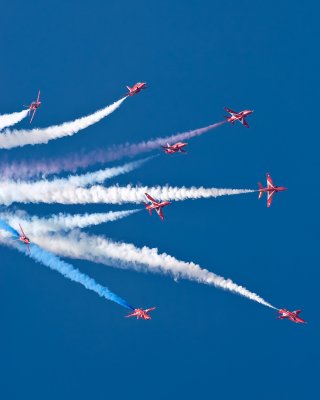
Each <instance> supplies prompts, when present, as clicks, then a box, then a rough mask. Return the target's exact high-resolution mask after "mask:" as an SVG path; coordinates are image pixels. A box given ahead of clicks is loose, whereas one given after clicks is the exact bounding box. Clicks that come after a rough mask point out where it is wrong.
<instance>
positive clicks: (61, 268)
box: [0, 221, 134, 310]
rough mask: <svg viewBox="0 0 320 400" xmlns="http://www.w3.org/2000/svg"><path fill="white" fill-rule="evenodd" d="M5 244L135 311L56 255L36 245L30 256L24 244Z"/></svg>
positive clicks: (10, 230)
mask: <svg viewBox="0 0 320 400" xmlns="http://www.w3.org/2000/svg"><path fill="white" fill-rule="evenodd" d="M0 227H1V228H2V229H4V230H6V231H7V232H9V233H12V231H14V229H12V228H11V227H9V226H8V225H7V224H6V223H4V222H3V221H2V222H1V223H0ZM14 232H15V234H16V236H19V234H18V232H17V231H14ZM4 244H6V245H8V246H11V247H15V248H16V249H18V250H19V251H20V252H22V253H24V254H26V255H28V256H29V257H31V258H32V259H33V260H35V261H37V262H39V263H41V264H43V265H45V266H46V267H49V268H50V269H52V270H54V271H57V272H59V273H60V274H62V275H63V276H64V277H65V278H67V279H70V280H71V281H73V282H77V283H80V284H81V285H82V286H84V287H85V288H86V289H88V290H92V291H93V292H95V293H97V294H98V295H99V296H100V297H104V298H105V299H107V300H111V301H113V302H115V303H117V304H119V305H121V306H122V307H125V308H128V309H129V310H134V307H132V306H131V305H130V304H129V303H127V302H126V300H124V299H122V298H121V297H119V296H118V295H116V294H115V293H113V292H111V291H110V290H109V289H108V288H107V287H105V286H102V285H100V284H99V283H97V282H96V281H95V280H94V279H92V278H90V277H89V276H87V275H86V274H84V273H82V272H80V271H79V270H78V269H76V268H74V267H73V266H72V265H70V264H68V263H66V262H64V261H62V260H60V259H59V258H58V257H57V256H55V255H54V254H52V253H50V252H48V251H46V250H43V249H42V248H40V247H39V246H37V245H36V244H31V245H30V247H31V252H30V254H29V253H28V252H27V251H26V250H25V249H24V247H23V244H19V243H15V242H10V241H6V242H4Z"/></svg>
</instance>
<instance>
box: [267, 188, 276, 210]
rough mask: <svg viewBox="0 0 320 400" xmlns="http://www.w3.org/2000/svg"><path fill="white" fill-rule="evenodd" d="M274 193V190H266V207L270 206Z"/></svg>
mask: <svg viewBox="0 0 320 400" xmlns="http://www.w3.org/2000/svg"><path fill="white" fill-rule="evenodd" d="M275 193H276V191H275V190H274V191H272V192H268V200H267V207H270V206H271V203H272V200H273V196H274V194H275Z"/></svg>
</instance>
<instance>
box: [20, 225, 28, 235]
mask: <svg viewBox="0 0 320 400" xmlns="http://www.w3.org/2000/svg"><path fill="white" fill-rule="evenodd" d="M19 226H20V230H21V232H22V235H23V236H26V234H25V233H24V232H23V229H22V226H21V225H20V224H19Z"/></svg>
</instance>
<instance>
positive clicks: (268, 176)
mask: <svg viewBox="0 0 320 400" xmlns="http://www.w3.org/2000/svg"><path fill="white" fill-rule="evenodd" d="M267 186H268V188H270V187H271V188H274V183H273V181H272V179H271V176H270V174H267Z"/></svg>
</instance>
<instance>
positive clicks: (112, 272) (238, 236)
mask: <svg viewBox="0 0 320 400" xmlns="http://www.w3.org/2000/svg"><path fill="white" fill-rule="evenodd" d="M318 14H319V5H318V4H317V3H316V2H308V6H307V3H301V2H297V1H286V0H285V1H281V2H279V1H269V2H268V3H266V2H262V1H252V0H243V1H242V2H238V1H219V2H218V1H209V0H208V1H191V0H188V1H169V0H163V1H161V2H159V1H140V0H137V1H102V0H101V1H98V0H91V1H57V0H55V1H51V0H47V1H26V2H23V1H15V0H11V1H10V2H5V3H4V4H3V5H2V9H1V23H0V44H1V54H2V57H1V63H0V76H1V96H0V110H1V113H6V112H12V111H19V110H20V109H21V106H22V104H26V103H27V102H30V101H32V100H33V99H34V98H35V97H36V94H37V90H38V88H41V92H42V98H43V104H42V107H41V109H40V110H39V112H38V113H37V115H36V118H35V125H36V126H43V127H45V126H49V125H52V124H56V123H61V122H63V121H68V120H72V119H74V118H76V117H79V116H82V115H86V114H88V113H91V112H93V111H95V110H97V109H99V108H101V107H103V106H105V105H107V104H110V103H112V102H113V101H114V100H116V99H118V98H119V97H121V96H122V95H123V94H124V93H125V85H132V84H134V83H135V82H137V81H147V82H148V84H149V86H150V87H149V89H148V90H146V91H144V92H143V93H141V94H139V96H136V97H133V98H130V99H127V101H126V102H125V103H124V104H123V105H122V106H121V108H120V109H119V110H117V111H116V112H115V113H114V114H112V115H111V116H110V117H108V118H107V119H105V120H103V121H102V122H100V123H98V124H96V125H94V126H92V127H91V128H89V129H87V130H85V131H82V132H81V133H79V134H77V135H75V136H73V137H72V138H64V139H60V140H56V141H54V142H51V143H49V144H48V145H40V146H35V147H30V146H26V147H24V148H22V149H15V150H11V151H10V152H7V151H2V152H1V155H0V157H8V159H10V160H19V158H25V157H28V158H30V159H37V158H40V157H51V156H55V155H60V156H62V155H64V154H67V153H69V152H72V151H76V150H79V149H85V150H87V151H89V150H90V149H94V148H98V147H108V146H109V145H111V144H116V143H123V142H126V141H130V142H138V141H140V140H144V139H148V138H153V137H156V136H160V135H168V134H173V133H176V132H183V131H185V130H188V129H194V128H197V127H202V126H206V125H208V124H210V123H214V122H218V121H220V120H222V119H223V115H224V114H225V112H224V110H223V106H225V105H226V106H229V107H231V108H233V109H235V110H241V109H245V108H253V109H254V110H255V113H254V114H253V115H252V116H250V117H249V118H248V122H249V124H250V129H245V128H243V127H242V126H240V124H238V125H237V126H234V127H232V126H231V125H224V126H222V127H220V128H219V129H217V130H215V131H212V132H210V133H208V134H206V135H203V136H201V137H199V138H195V139H192V140H190V142H189V147H188V155H186V156H184V155H179V154H178V155H175V156H173V157H168V156H165V155H161V157H158V158H157V159H155V160H153V161H151V162H150V163H149V164H148V165H147V166H146V167H145V168H142V169H139V170H137V171H135V172H134V173H131V174H129V175H126V176H123V177H121V178H119V179H117V180H115V181H114V182H115V183H116V182H118V183H119V184H127V183H133V184H138V183H143V184H148V185H156V184H165V183H169V184H171V185H179V186H182V185H186V186H191V185H195V186H201V185H204V186H206V187H228V188H252V189H255V188H256V187H257V181H258V180H261V181H263V182H264V180H265V173H266V172H267V171H268V172H270V173H271V174H272V176H273V179H274V181H275V183H276V184H278V185H284V186H287V187H288V188H289V190H288V191H287V192H285V193H281V194H278V195H277V196H276V197H275V199H274V202H273V205H272V207H271V208H270V209H267V208H266V204H265V201H266V199H264V200H261V201H258V199H257V194H256V193H254V194H249V195H244V196H232V197H222V198H218V199H208V200H197V201H185V202H177V203H174V204H173V205H172V206H170V207H167V208H166V210H165V214H166V220H165V222H164V223H162V222H161V221H160V220H159V219H158V218H157V217H156V216H155V215H153V216H152V218H151V217H149V215H148V214H147V213H146V212H142V213H138V214H137V215H134V216H132V217H129V218H127V219H124V220H121V221H118V222H114V223H109V224H107V225H102V226H99V227H95V228H94V229H88V231H89V232H94V233H95V234H104V235H106V236H107V237H110V238H113V239H115V240H119V241H124V242H129V243H134V244H135V245H136V246H140V247H141V246H143V245H147V246H149V247H157V248H159V250H160V251H161V252H167V253H169V254H171V255H173V256H175V257H177V258H178V259H182V260H185V261H194V262H196V263H199V264H200V265H201V266H202V267H204V268H208V269H209V270H211V271H214V272H216V273H218V274H221V275H223V276H224V277H227V278H231V279H233V280H234V281H235V282H236V283H238V284H242V285H244V286H246V287H247V288H248V289H250V290H252V291H255V292H256V293H258V294H259V295H261V296H262V297H263V298H265V299H266V300H267V301H270V302H271V303H272V304H274V305H275V306H276V307H287V308H289V309H297V308H302V309H303V314H302V317H303V318H305V319H306V320H307V321H308V324H307V325H296V324H293V323H290V322H288V321H278V320H277V319H276V315H275V313H274V311H273V310H271V309H268V308H266V307H264V306H261V305H260V304H257V303H254V302H252V301H249V300H248V299H245V298H241V297H240V296H237V295H233V294H231V293H229V292H224V291H222V290H218V289H215V288H213V287H208V286H203V285H199V284H196V283H194V282H187V281H179V282H178V283H177V282H174V280H173V279H171V278H170V277H164V276H161V275H151V274H142V273H141V274H140V273H136V272H133V271H122V270H118V269H112V268H108V267H106V266H102V265H96V264H92V263H89V262H81V261H72V263H73V265H75V266H77V267H78V268H79V269H81V270H82V271H84V272H86V273H87V274H89V275H90V276H92V277H94V278H95V279H96V280H97V281H98V282H100V283H102V284H104V285H107V286H108V287H109V288H110V289H111V290H113V291H115V292H116V293H118V294H119V295H121V296H123V297H124V298H125V299H127V300H128V301H129V302H130V303H131V304H133V305H135V306H143V307H149V306H154V305H155V306H157V307H158V308H157V310H156V311H155V312H154V313H153V319H152V321H148V322H144V321H136V320H128V319H125V318H123V316H124V315H125V314H126V310H125V309H123V308H121V307H120V306H118V305H116V304H114V303H111V302H108V301H106V300H103V299H101V298H99V297H98V296H97V295H96V294H94V293H92V292H89V291H87V290H85V289H84V288H82V287H81V286H80V285H77V284H75V283H72V282H70V281H68V280H66V279H64V278H63V277H61V276H60V275H59V274H57V273H55V272H52V271H50V270H48V269H46V268H45V267H43V266H41V265H38V264H35V263H34V262H33V261H32V260H30V259H28V258H26V257H24V256H23V255H21V254H18V253H17V252H15V251H13V250H10V249H7V248H1V267H0V316H1V328H0V343H1V357H0V382H1V385H0V397H1V398H3V399H33V400H40V399H46V400H51V399H52V400H53V399H60V400H64V399H89V398H90V399H96V400H100V399H101V400H102V399H110V398H115V399H127V398H131V399H140V400H144V399H150V398H152V399H155V400H156V399H163V398H167V399H168V398H170V399H171V398H184V399H193V398H209V399H210V398H219V399H234V398H238V399H239V398H240V399H246V400H251V399H252V400H254V399H266V400H267V399H268V400H269V399H271V398H272V399H283V398H291V399H301V398H305V399H306V398H308V399H315V398H316V397H317V393H318V375H319V367H320V365H319V356H320V350H319V328H320V318H319V294H318V293H319V290H318V284H319V278H320V269H319V267H320V265H319V211H318V202H319V194H320V193H319V182H318V180H319V178H318V171H319V156H318V152H319V144H320V141H319V122H318V108H319V105H318V103H319V101H318V98H319V95H318V93H319V87H318V83H319V77H318V76H319V58H318V56H317V51H318V37H319V32H317V29H316V23H317V22H318V21H317V17H316V16H317V15H318ZM19 126H20V127H27V126H28V121H27V120H25V121H23V122H22V123H21V124H20V125H19ZM15 207H16V208H22V209H25V210H26V211H28V212H30V213H32V214H38V215H48V214H50V213H54V212H60V211H67V212H85V211H89V212H90V211H95V212H98V211H105V210H111V209H112V210H115V209H127V208H128V207H126V206H122V207H110V206H104V205H99V206H97V205H96V206H77V207H75V206H52V205H39V206H38V205H29V206H20V205H16V206H15ZM129 207H130V206H129ZM132 208H133V207H132ZM13 209H14V208H13Z"/></svg>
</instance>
